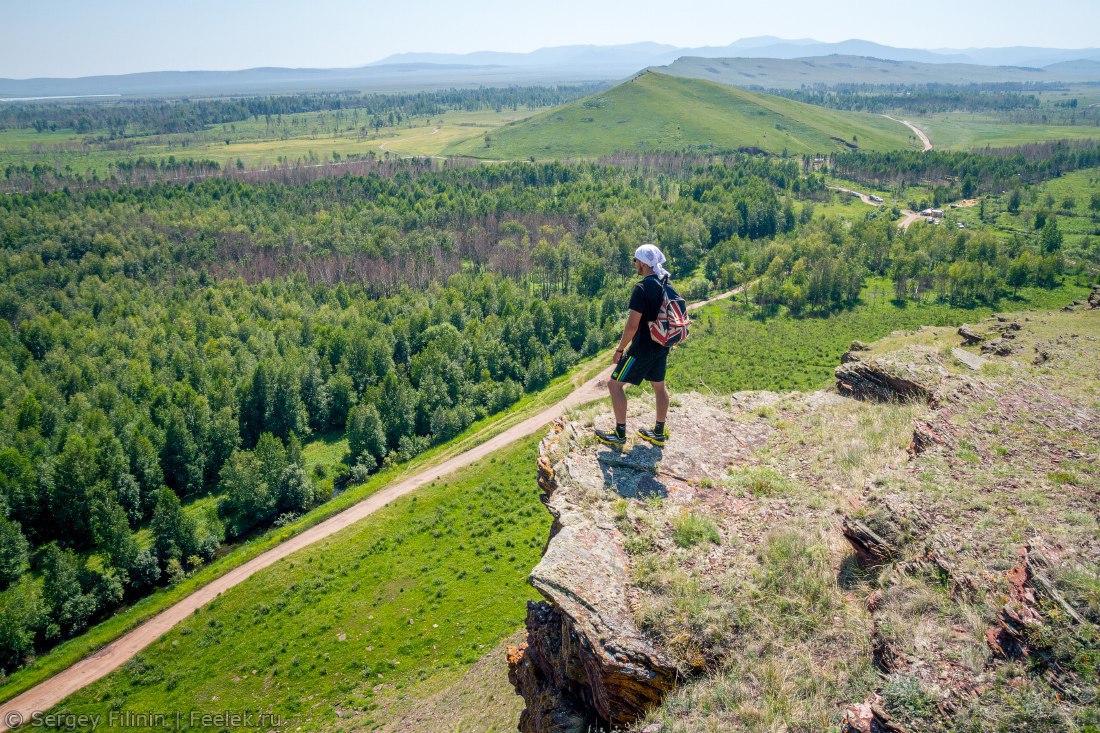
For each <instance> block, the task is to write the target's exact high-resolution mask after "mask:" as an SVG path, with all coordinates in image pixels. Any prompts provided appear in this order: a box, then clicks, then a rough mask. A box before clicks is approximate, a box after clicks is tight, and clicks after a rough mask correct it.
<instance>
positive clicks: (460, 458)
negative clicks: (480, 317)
mask: <svg viewBox="0 0 1100 733" xmlns="http://www.w3.org/2000/svg"><path fill="white" fill-rule="evenodd" d="M743 289H744V286H741V287H738V288H735V289H733V290H729V291H726V292H724V293H721V294H720V295H716V296H714V297H713V298H710V299H708V300H705V301H700V302H698V303H692V304H691V305H689V306H688V310H695V309H697V308H701V307H703V306H705V305H709V304H711V303H713V302H715V301H718V300H722V299H724V298H729V297H730V296H732V295H735V294H737V293H740V292H741V291H742V290H743ZM612 369H613V366H610V365H609V366H608V367H607V368H606V369H604V370H603V371H601V372H600V373H599V374H597V375H596V376H595V377H593V378H592V379H590V380H588V381H587V382H585V383H584V384H582V385H581V386H579V387H578V388H577V389H575V390H574V391H573V392H572V393H571V394H570V395H569V396H568V397H566V398H565V399H563V400H562V401H560V402H558V403H557V404H555V405H552V406H550V407H548V408H546V409H545V410H543V411H542V412H540V413H538V414H536V415H533V416H531V417H529V418H527V419H526V420H524V421H523V422H521V423H518V424H516V425H513V426H512V427H510V428H508V429H507V430H505V431H504V432H502V433H500V434H498V435H497V436H495V437H493V438H490V439H489V440H487V441H485V442H484V443H481V444H479V445H476V446H474V447H473V448H470V449H469V450H467V451H465V452H464V453H459V454H458V455H456V456H454V457H453V458H450V459H448V460H446V461H444V462H443V463H440V464H438V465H436V466H432V467H430V468H425V469H423V470H421V471H419V472H418V473H415V474H413V475H412V476H409V477H408V478H405V479H402V480H401V481H398V482H397V483H394V484H390V485H389V486H387V487H386V488H384V489H381V490H379V491H376V492H375V493H373V494H371V495H370V496H368V497H367V498H365V499H363V500H362V501H361V502H359V503H358V504H355V505H353V506H351V507H349V508H348V509H345V510H344V511H342V512H340V513H339V514H335V515H333V516H331V517H329V518H328V519H326V520H325V521H323V522H321V523H320V524H317V525H314V526H313V527H310V528H309V529H307V530H305V531H303V532H302V533H301V534H298V535H295V536H294V537H291V538H290V539H288V540H286V541H285V542H283V543H282V544H280V545H278V546H276V547H273V548H271V549H270V550H268V551H267V552H265V553H263V554H261V555H257V556H256V557H254V558H252V559H251V560H249V561H248V562H246V563H244V564H243V565H239V566H238V567H236V568H234V569H233V570H230V571H229V572H227V573H226V574H225V575H222V576H221V577H219V578H217V579H215V580H212V581H211V582H210V583H208V584H206V585H204V586H203V587H202V588H200V589H198V590H197V591H195V592H194V593H192V594H191V595H189V596H187V597H186V598H184V599H182V600H180V601H178V602H176V603H175V605H172V606H169V607H168V608H167V609H165V610H164V611H161V612H160V613H159V614H157V615H156V616H153V617H152V618H151V619H149V620H148V621H146V622H145V623H143V624H142V625H141V626H138V627H137V628H136V629H133V630H132V631H129V632H127V633H126V634H124V635H122V636H120V637H119V638H118V639H116V640H115V641H113V642H111V643H110V644H108V645H107V646H105V647H103V648H102V649H100V650H98V651H96V652H94V653H92V654H91V655H89V656H87V657H85V658H84V659H82V660H80V661H79V662H77V663H76V664H74V665H72V666H71V667H69V668H67V669H65V670H63V671H61V672H58V673H57V674H56V675H54V676H53V677H50V678H49V679H47V680H45V681H43V682H41V683H39V684H38V685H35V686H34V687H32V688H31V689H29V690H27V691H26V692H24V693H22V694H20V695H17V696H16V697H14V698H12V699H11V700H8V701H7V702H5V703H3V704H0V731H6V730H10V729H12V728H14V727H17V726H19V725H20V724H21V723H22V722H24V721H30V720H31V716H32V715H33V714H34V713H35V712H44V711H46V710H49V709H50V708H52V707H53V706H54V705H57V704H58V703H59V702H61V701H62V700H64V699H65V698H66V697H68V696H69V695H71V694H73V693H74V692H76V691H77V690H80V689H81V688H83V687H85V686H87V685H90V684H91V683H93V682H95V681H96V680H98V679H100V678H102V677H105V676H106V675H108V674H110V673H111V672H112V671H114V670H116V669H118V668H119V667H121V666H122V665H123V664H125V663H126V662H127V661H129V660H130V659H132V658H133V657H134V656H135V655H136V654H137V653H138V652H140V651H141V650H142V649H144V648H145V647H147V646H149V645H150V644H152V643H153V642H154V641H156V640H157V639H159V638H160V637H161V636H163V635H164V634H166V633H167V632H168V631H169V630H170V629H171V628H172V627H173V626H175V625H176V624H178V623H179V622H180V621H182V620H183V619H185V618H187V617H188V616H190V615H191V614H192V613H194V612H195V611H196V610H197V609H199V608H201V607H202V606H204V605H206V604H207V603H209V602H210V601H212V600H214V599H215V598H216V597H217V596H219V595H221V594H222V593H224V592H225V591H227V590H229V589H230V588H232V587H234V586H235V585H238V584H239V583H242V582H244V581H245V580H247V579H248V578H250V577H252V576H253V575H254V574H256V573H258V572H259V571H261V570H263V569H264V568H266V567H268V566H270V565H272V564H274V563H275V562H277V561H279V560H282V559H283V558H285V557H287V556H289V555H291V554H293V553H294V552H297V551H298V550H301V549H302V548H304V547H308V546H309V545H312V544H313V543H315V542H318V541H320V540H323V539H325V538H326V537H330V536H332V535H333V534H335V533H337V532H339V531H340V530H342V529H345V528H347V527H349V526H351V525H353V524H355V523H356V522H358V521H359V520H361V519H363V518H365V517H368V516H370V515H371V514H373V513H374V512H376V511H378V510H379V509H381V508H382V507H384V506H385V505H386V504H389V503H390V502H391V501H393V500H394V499H397V498H398V497H401V496H404V495H406V494H408V493H410V492H412V491H415V490H417V489H418V488H420V487H421V486H423V485H425V484H427V483H430V482H432V481H436V480H438V479H441V478H443V477H444V476H446V475H448V474H450V473H452V472H454V471H456V470H458V469H460V468H463V467H464V466H468V465H470V464H471V463H473V462H474V461H477V460H479V459H481V458H484V457H486V456H488V455H489V454H491V453H492V452H494V451H496V450H499V449H501V448H504V447H505V446H507V445H509V444H511V443H514V442H515V441H517V440H519V439H521V438H525V437H527V436H528V435H531V434H533V433H535V432H537V431H539V430H541V429H543V428H545V426H546V425H547V424H549V423H550V422H552V421H553V420H555V419H557V418H559V417H561V416H562V415H563V414H564V413H565V412H566V411H567V410H570V409H572V408H574V407H578V406H580V405H583V404H585V403H587V402H592V401H593V400H597V399H600V398H601V397H605V396H607V379H608V377H610V376H611V371H612Z"/></svg>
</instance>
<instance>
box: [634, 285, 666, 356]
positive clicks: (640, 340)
mask: <svg viewBox="0 0 1100 733" xmlns="http://www.w3.org/2000/svg"><path fill="white" fill-rule="evenodd" d="M664 300H665V289H664V288H663V287H662V286H661V281H660V280H658V279H657V276H656V275H646V276H645V279H644V280H642V281H641V282H640V283H638V284H637V285H635V286H634V290H633V292H631V293H630V305H629V306H628V307H629V308H630V310H632V311H638V312H639V313H641V314H642V320H641V321H639V323H638V332H637V333H635V334H634V340H633V341H631V342H630V353H631V354H634V355H635V356H641V355H642V354H647V353H653V352H655V351H662V350H663V351H667V350H668V347H667V346H661V345H660V344H659V343H657V342H656V341H654V340H653V338H652V337H651V336H650V335H649V324H650V323H651V322H653V321H656V320H657V314H658V313H660V311H661V304H662V303H663V302H664Z"/></svg>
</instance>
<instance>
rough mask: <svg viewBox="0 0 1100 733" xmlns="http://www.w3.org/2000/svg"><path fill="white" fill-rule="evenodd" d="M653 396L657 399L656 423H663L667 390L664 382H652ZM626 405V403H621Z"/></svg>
mask: <svg viewBox="0 0 1100 733" xmlns="http://www.w3.org/2000/svg"><path fill="white" fill-rule="evenodd" d="M652 384H653V396H654V397H655V398H656V399H657V422H659V423H664V421H665V418H667V417H668V390H667V389H666V388H665V383H664V382H653V383H652ZM623 405H624V406H625V405H626V402H623Z"/></svg>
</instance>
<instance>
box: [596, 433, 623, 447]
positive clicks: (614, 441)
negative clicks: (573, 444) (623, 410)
mask: <svg viewBox="0 0 1100 733" xmlns="http://www.w3.org/2000/svg"><path fill="white" fill-rule="evenodd" d="M595 433H596V440H598V441H600V442H601V443H603V444H605V445H613V446H616V447H618V448H621V447H622V446H624V445H626V436H625V435H619V434H618V433H617V432H615V431H614V430H610V431H609V430H596V431H595Z"/></svg>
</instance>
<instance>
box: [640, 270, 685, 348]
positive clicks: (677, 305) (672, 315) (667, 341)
mask: <svg viewBox="0 0 1100 733" xmlns="http://www.w3.org/2000/svg"><path fill="white" fill-rule="evenodd" d="M661 292H662V294H663V298H662V301H661V309H660V310H659V311H657V318H656V320H653V321H650V322H649V336H650V338H652V339H653V340H654V341H656V342H657V343H659V344H660V345H661V346H666V347H668V348H670V349H671V348H672V347H673V346H676V345H677V344H679V343H680V342H682V341H683V340H684V339H686V338H687V337H688V331H689V330H690V329H691V318H689V317H688V312H687V302H686V301H685V300H684V299H683V298H681V297H680V294H679V293H677V292H676V291H675V290H673V289H672V286H671V285H670V284H669V282H668V276H667V275H666V276H665V279H664V280H662V281H661Z"/></svg>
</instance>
